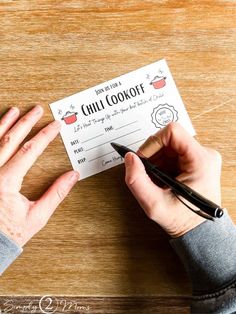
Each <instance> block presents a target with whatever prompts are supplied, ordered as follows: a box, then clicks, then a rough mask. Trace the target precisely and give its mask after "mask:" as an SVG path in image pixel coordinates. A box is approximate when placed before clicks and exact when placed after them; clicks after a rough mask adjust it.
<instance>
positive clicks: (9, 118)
mask: <svg viewBox="0 0 236 314" xmlns="http://www.w3.org/2000/svg"><path fill="white" fill-rule="evenodd" d="M19 115H20V110H19V109H18V108H16V107H12V108H11V109H10V110H8V111H7V113H6V114H5V115H4V116H3V117H2V118H1V120H0V139H1V138H2V137H3V135H4V134H5V133H6V132H7V131H8V130H9V129H10V128H11V126H12V125H13V124H14V123H15V122H16V120H17V119H18V118H19Z"/></svg>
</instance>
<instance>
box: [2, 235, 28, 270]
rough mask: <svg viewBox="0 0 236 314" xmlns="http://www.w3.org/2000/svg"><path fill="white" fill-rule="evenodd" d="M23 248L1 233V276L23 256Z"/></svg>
mask: <svg viewBox="0 0 236 314" xmlns="http://www.w3.org/2000/svg"><path fill="white" fill-rule="evenodd" d="M22 251H23V249H22V247H20V246H19V245H18V244H16V243H15V242H14V241H13V240H11V239H10V238H8V237H7V236H6V235H5V234H4V233H3V232H2V231H0V274H2V273H3V272H4V271H5V270H6V268H7V267H8V266H9V265H10V264H11V263H12V262H13V261H14V260H15V259H16V258H17V256H19V255H20V254H21V252H22Z"/></svg>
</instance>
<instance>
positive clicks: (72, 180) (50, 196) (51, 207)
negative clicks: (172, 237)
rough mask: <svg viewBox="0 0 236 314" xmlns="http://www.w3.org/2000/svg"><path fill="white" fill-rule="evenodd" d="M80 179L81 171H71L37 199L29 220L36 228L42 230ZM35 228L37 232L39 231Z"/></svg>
mask: <svg viewBox="0 0 236 314" xmlns="http://www.w3.org/2000/svg"><path fill="white" fill-rule="evenodd" d="M78 179H79V173H78V172H76V171H69V172H66V173H64V174H63V175H61V176H60V177H59V178H57V180H56V181H55V182H54V183H53V184H52V185H51V186H50V188H49V189H48V190H47V191H46V192H45V193H44V194H43V195H42V196H41V198H40V199H39V200H37V201H36V202H35V203H34V205H33V206H32V208H31V209H30V213H29V221H30V223H31V224H32V227H33V226H34V227H35V228H36V229H38V230H40V229H41V228H42V227H43V226H44V225H45V224H46V223H47V221H48V219H49V218H50V217H51V215H52V214H53V212H54V211H55V209H56V208H57V206H58V205H59V204H60V203H61V202H62V201H63V200H64V198H65V197H66V196H67V195H68V193H69V192H70V190H71V189H72V187H73V186H74V185H75V184H76V182H77V181H78ZM38 230H35V233H36V232H37V231H38Z"/></svg>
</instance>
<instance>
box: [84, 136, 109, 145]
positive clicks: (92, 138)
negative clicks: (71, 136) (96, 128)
mask: <svg viewBox="0 0 236 314" xmlns="http://www.w3.org/2000/svg"><path fill="white" fill-rule="evenodd" d="M102 135H104V134H99V135H96V136H94V137H91V138H89V139H88V140H86V141H83V142H82V144H84V143H86V142H88V141H91V140H94V139H95V138H97V137H100V136H102Z"/></svg>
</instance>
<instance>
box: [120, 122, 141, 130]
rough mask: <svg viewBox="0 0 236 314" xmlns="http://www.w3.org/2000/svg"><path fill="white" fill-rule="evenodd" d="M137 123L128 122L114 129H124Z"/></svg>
mask: <svg viewBox="0 0 236 314" xmlns="http://www.w3.org/2000/svg"><path fill="white" fill-rule="evenodd" d="M137 122H138V121H133V122H130V123H127V124H124V125H122V126H119V127H118V128H116V130H119V129H122V128H124V127H126V126H128V125H131V124H134V123H137Z"/></svg>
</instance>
